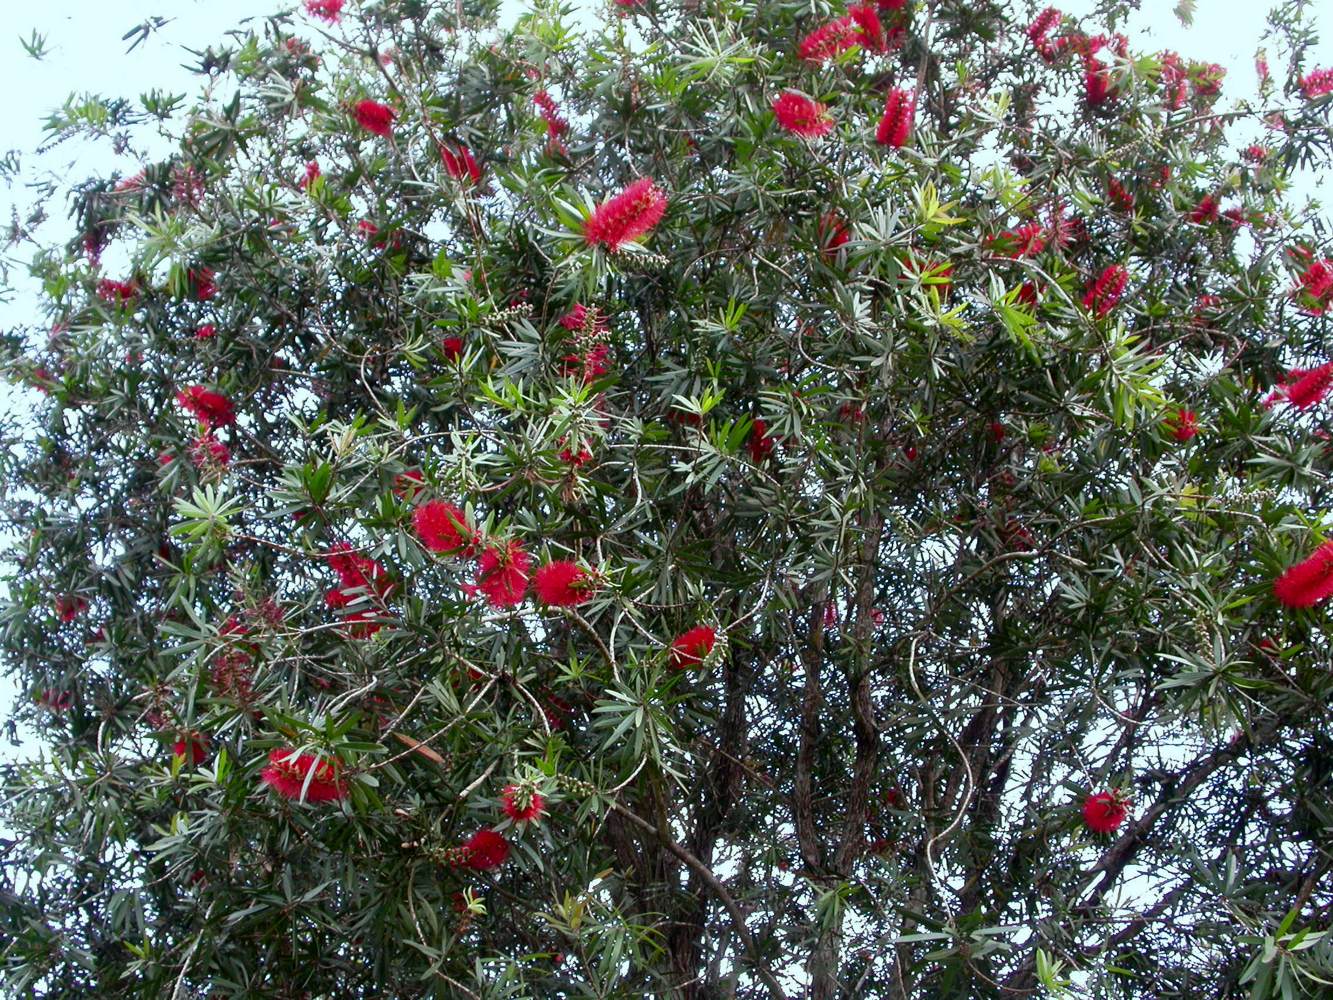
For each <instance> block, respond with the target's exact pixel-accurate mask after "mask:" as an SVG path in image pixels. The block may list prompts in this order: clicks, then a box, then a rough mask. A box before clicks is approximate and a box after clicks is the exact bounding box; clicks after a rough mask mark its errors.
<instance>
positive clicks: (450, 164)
mask: <svg viewBox="0 0 1333 1000" xmlns="http://www.w3.org/2000/svg"><path fill="white" fill-rule="evenodd" d="M440 159H441V160H442V161H443V162H444V169H445V171H446V172H447V173H448V174H449V176H450V177H452V178H454V179H455V180H460V181H462V182H463V183H464V184H480V183H481V167H479V166H477V161H476V159H475V158H474V157H473V155H472V150H470V149H468V148H467V147H466V146H458V147H457V148H456V149H450V148H449V147H448V146H441V147H440Z"/></svg>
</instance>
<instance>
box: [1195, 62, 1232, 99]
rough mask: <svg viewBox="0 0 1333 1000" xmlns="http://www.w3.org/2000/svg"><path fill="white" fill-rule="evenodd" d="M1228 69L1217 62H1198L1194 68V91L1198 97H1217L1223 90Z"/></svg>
mask: <svg viewBox="0 0 1333 1000" xmlns="http://www.w3.org/2000/svg"><path fill="white" fill-rule="evenodd" d="M1226 75H1227V71H1226V70H1225V69H1224V68H1223V67H1222V66H1220V65H1219V64H1217V63H1202V64H1196V65H1195V66H1194V67H1193V68H1192V74H1191V76H1192V82H1193V83H1194V93H1195V95H1196V96H1198V97H1216V96H1217V95H1218V94H1220V93H1221V92H1222V81H1223V80H1224V79H1226Z"/></svg>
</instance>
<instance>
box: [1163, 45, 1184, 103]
mask: <svg viewBox="0 0 1333 1000" xmlns="http://www.w3.org/2000/svg"><path fill="white" fill-rule="evenodd" d="M1161 58H1162V89H1163V90H1164V91H1165V92H1166V106H1167V107H1168V108H1170V109H1171V110H1173V111H1174V110H1176V109H1178V108H1182V107H1184V106H1185V101H1186V99H1187V98H1188V96H1189V80H1188V77H1187V75H1186V73H1185V64H1184V63H1183V62H1181V59H1180V56H1179V55H1177V54H1176V53H1175V52H1163V53H1162V56H1161Z"/></svg>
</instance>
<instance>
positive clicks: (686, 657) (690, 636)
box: [668, 625, 717, 670]
mask: <svg viewBox="0 0 1333 1000" xmlns="http://www.w3.org/2000/svg"><path fill="white" fill-rule="evenodd" d="M716 643H717V630H716V629H714V628H712V627H711V626H708V625H700V626H698V627H697V628H692V629H690V630H689V631H688V632H683V633H681V634H680V635H678V636H676V638H675V639H673V640H672V642H671V656H670V659H669V661H668V662H669V663H670V664H671V668H672V669H673V670H684V669H686V668H687V667H697V666H699V665H700V664H701V663H703V661H704V658H705V657H706V656H708V654H709V653H711V652H712V651H713V646H714V645H715V644H716Z"/></svg>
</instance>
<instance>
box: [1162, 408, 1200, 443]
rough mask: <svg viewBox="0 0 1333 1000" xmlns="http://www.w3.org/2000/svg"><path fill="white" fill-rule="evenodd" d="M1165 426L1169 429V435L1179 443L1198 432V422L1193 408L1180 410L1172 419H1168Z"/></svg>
mask: <svg viewBox="0 0 1333 1000" xmlns="http://www.w3.org/2000/svg"><path fill="white" fill-rule="evenodd" d="M1167 427H1168V429H1169V430H1170V431H1171V436H1172V437H1173V438H1175V439H1176V440H1177V441H1179V442H1180V443H1181V444H1184V443H1185V442H1186V441H1188V440H1189V439H1190V438H1192V437H1194V435H1196V434H1198V433H1199V424H1198V421H1197V418H1196V416H1195V414H1194V411H1193V410H1181V411H1180V412H1179V413H1177V414H1176V418H1175V420H1174V421H1168V423H1167Z"/></svg>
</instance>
